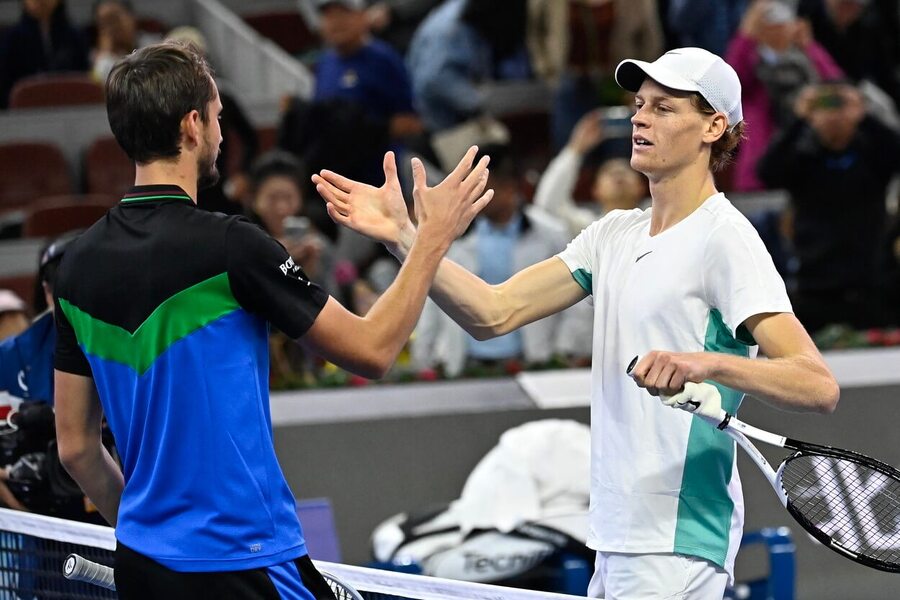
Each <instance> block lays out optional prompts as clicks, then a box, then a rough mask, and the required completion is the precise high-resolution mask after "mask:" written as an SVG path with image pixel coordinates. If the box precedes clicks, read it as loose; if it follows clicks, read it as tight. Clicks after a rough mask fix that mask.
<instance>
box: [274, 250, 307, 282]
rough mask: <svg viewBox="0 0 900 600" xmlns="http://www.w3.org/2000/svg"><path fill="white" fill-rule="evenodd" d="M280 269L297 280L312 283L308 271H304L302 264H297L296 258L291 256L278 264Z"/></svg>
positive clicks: (282, 272) (283, 273)
mask: <svg viewBox="0 0 900 600" xmlns="http://www.w3.org/2000/svg"><path fill="white" fill-rule="evenodd" d="M278 269H279V270H280V271H281V274H282V275H285V276H287V277H290V278H292V279H296V280H297V281H302V282H305V283H306V285H312V283H311V282H310V281H309V277H307V276H306V273H304V272H303V269H301V268H300V265H298V264H296V263H295V262H294V259H293V258H291V257H290V256H289V257H288V259H287V260H286V261H284V262H283V263H281V264H280V265H278Z"/></svg>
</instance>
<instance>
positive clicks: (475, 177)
mask: <svg viewBox="0 0 900 600" xmlns="http://www.w3.org/2000/svg"><path fill="white" fill-rule="evenodd" d="M476 154H478V148H477V147H476V146H472V147H471V148H469V150H468V151H467V152H466V154H465V156H463V158H462V160H460V161H459V164H457V165H456V168H455V169H453V171H451V172H450V174H449V175H447V176H446V177H445V178H444V180H443V181H442V182H440V183H439V184H437V185H436V186H434V187H428V183H427V180H428V177H427V174H426V173H425V165H424V164H423V163H422V161H421V160H419V159H418V158H414V159H412V172H413V199H414V200H415V208H416V220H417V221H418V222H419V227H420V228H424V227H428V226H431V225H432V224H433V225H434V226H435V227H436V231H438V232H440V231H441V230H442V229H446V228H448V227H449V228H450V229H449V230H448V231H447V232H448V233H450V234H451V236H452V237H451V238H450V239H451V241H452V240H455V239H456V238H458V237H459V236H461V235H462V234H463V233H465V231H466V229H468V228H469V224H470V223H471V222H472V219H474V218H475V217H476V215H478V213H479V212H481V209H482V208H484V207H485V206H487V203H488V202H490V201H491V198H493V196H494V191H493V190H488V191H486V192H485V191H484V189H485V187H486V186H487V180H488V168H487V166H488V163H489V162H490V157H489V156H483V157H482V158H481V160H479V161H478V164H476V165H474V166H473V164H472V163H473V161H474V160H475V156H476Z"/></svg>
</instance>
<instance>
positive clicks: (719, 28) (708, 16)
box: [666, 0, 750, 56]
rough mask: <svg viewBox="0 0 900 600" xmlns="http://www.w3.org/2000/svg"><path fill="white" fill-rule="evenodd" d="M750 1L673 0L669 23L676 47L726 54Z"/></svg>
mask: <svg viewBox="0 0 900 600" xmlns="http://www.w3.org/2000/svg"><path fill="white" fill-rule="evenodd" d="M749 3H750V0H715V1H714V2H711V1H710V0H669V7H668V11H667V15H666V17H667V19H666V22H667V24H668V26H669V30H670V31H671V33H672V34H673V36H674V38H675V39H674V40H673V43H674V45H675V46H680V47H684V46H693V47H696V48H704V49H705V50H709V51H710V52H712V53H713V54H718V55H719V56H724V54H725V51H726V50H727V49H728V42H729V41H730V40H731V38H732V36H733V35H734V33H735V31H737V28H738V26H739V25H740V23H741V19H742V18H743V16H744V13H745V12H746V10H747V5H748V4H749Z"/></svg>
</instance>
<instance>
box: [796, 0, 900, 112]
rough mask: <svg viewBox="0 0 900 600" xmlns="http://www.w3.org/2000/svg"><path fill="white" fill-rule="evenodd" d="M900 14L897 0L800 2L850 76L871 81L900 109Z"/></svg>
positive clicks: (818, 37)
mask: <svg viewBox="0 0 900 600" xmlns="http://www.w3.org/2000/svg"><path fill="white" fill-rule="evenodd" d="M898 11H900V8H898V5H897V2H896V0H887V1H883V0H875V1H871V0H801V1H800V4H799V7H798V14H799V15H800V16H801V17H803V18H805V19H808V20H809V23H810V24H811V25H812V31H813V35H814V36H815V39H816V41H817V42H819V43H820V44H821V45H822V47H824V48H825V49H826V50H827V51H828V53H829V54H830V55H831V56H832V57H833V58H834V60H835V62H836V63H837V64H838V65H839V66H840V67H841V69H843V71H844V73H845V74H846V75H847V77H849V78H850V79H852V80H853V81H855V82H857V83H858V82H860V81H862V80H868V81H870V82H872V83H873V84H875V85H877V86H878V87H879V88H881V89H882V90H883V91H884V92H886V93H887V94H888V95H889V96H890V97H891V98H892V99H893V101H894V104H895V105H896V106H897V107H900V76H898V71H897V67H898V60H900V12H898Z"/></svg>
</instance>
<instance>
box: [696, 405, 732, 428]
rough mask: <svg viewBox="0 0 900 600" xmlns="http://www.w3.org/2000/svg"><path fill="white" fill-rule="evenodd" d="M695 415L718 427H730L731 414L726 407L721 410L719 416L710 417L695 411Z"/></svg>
mask: <svg viewBox="0 0 900 600" xmlns="http://www.w3.org/2000/svg"><path fill="white" fill-rule="evenodd" d="M694 416H695V417H697V418H698V419H703V420H704V421H706V422H707V423H709V424H710V425H712V426H713V427H715V428H716V429H725V428H726V427H728V422H729V421H730V420H731V415H730V414H728V413H727V412H726V411H725V409H724V408H723V409H721V410H720V411H719V416H717V417H708V416H706V415H701V414H699V413H694Z"/></svg>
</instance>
